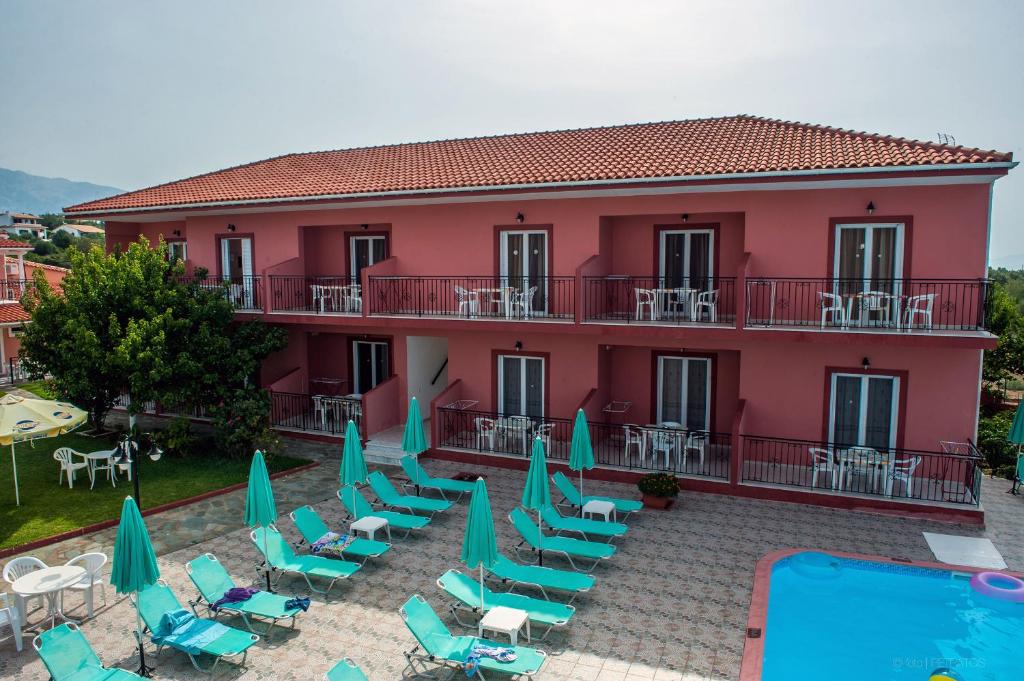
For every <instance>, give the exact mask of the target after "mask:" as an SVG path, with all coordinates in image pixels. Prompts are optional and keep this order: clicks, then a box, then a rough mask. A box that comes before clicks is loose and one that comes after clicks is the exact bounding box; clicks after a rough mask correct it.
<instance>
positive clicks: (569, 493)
mask: <svg viewBox="0 0 1024 681" xmlns="http://www.w3.org/2000/svg"><path fill="white" fill-rule="evenodd" d="M551 481H552V482H553V483H555V487H557V488H558V491H559V492H561V493H562V501H561V502H560V503H559V505H560V506H562V505H568V506H572V507H573V508H580V507H582V506H583V505H584V504H586V503H587V502H588V501H609V502H611V503H613V504H615V512H616V513H622V514H623V516H622V520H623V522H625V520H626V518H628V517H629V515H630V514H631V513H636V512H637V511H639V510H640V509H641V508H643V507H644V504H643V502H642V501H636V500H633V499H616V498H615V497H599V496H591V495H589V494H588V495H587V496H585V497H581V496H580V492H579V490H578V489H576V486H575V485H573V484H572V481H571V480H569V478H567V477H565V473H563V472H562V471H556V472H555V474H554V475H552V476H551Z"/></svg>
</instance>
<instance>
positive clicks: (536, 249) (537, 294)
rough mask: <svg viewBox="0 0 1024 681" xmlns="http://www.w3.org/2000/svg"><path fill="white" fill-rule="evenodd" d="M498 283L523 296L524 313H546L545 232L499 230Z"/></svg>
mask: <svg viewBox="0 0 1024 681" xmlns="http://www.w3.org/2000/svg"><path fill="white" fill-rule="evenodd" d="M500 263H501V272H500V274H501V280H502V283H501V285H502V286H511V287H512V288H513V289H515V294H516V295H519V296H522V297H523V308H524V309H523V310H522V313H523V314H524V315H525V316H529V315H530V314H544V313H546V312H547V300H548V291H547V275H548V233H547V232H531V231H515V232H502V233H501V254H500Z"/></svg>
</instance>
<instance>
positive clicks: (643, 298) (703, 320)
mask: <svg viewBox="0 0 1024 681" xmlns="http://www.w3.org/2000/svg"><path fill="white" fill-rule="evenodd" d="M583 319H584V321H587V322H605V323H614V324H637V323H644V324H650V323H652V322H655V323H660V324H724V325H730V326H731V325H733V324H735V323H736V279H735V278H734V277H709V278H703V279H699V280H696V279H694V280H690V281H689V282H688V283H685V284H683V285H678V283H677V282H676V281H670V280H668V279H666V278H664V277H632V276H622V277H616V276H605V277H584V278H583Z"/></svg>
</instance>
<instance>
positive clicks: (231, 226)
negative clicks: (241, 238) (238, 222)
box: [228, 224, 235, 232]
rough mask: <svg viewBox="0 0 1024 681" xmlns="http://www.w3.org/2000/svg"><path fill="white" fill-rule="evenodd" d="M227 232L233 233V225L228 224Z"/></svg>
mask: <svg viewBox="0 0 1024 681" xmlns="http://www.w3.org/2000/svg"><path fill="white" fill-rule="evenodd" d="M228 231H229V232H233V231H235V226H234V225H230V224H229V225H228Z"/></svg>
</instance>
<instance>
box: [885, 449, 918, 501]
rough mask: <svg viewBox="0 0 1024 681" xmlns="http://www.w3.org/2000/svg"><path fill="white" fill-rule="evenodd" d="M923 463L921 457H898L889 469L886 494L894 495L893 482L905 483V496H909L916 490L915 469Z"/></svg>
mask: <svg viewBox="0 0 1024 681" xmlns="http://www.w3.org/2000/svg"><path fill="white" fill-rule="evenodd" d="M920 464H921V457H919V456H912V457H910V458H909V459H897V460H896V461H894V462H893V464H892V468H891V469H890V470H889V477H888V479H886V481H885V494H886V496H892V491H893V490H892V488H893V483H895V482H902V483H903V496H905V497H909V496H910V495H911V493H913V491H914V471H916V470H917V467H918V466H919V465H920Z"/></svg>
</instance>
